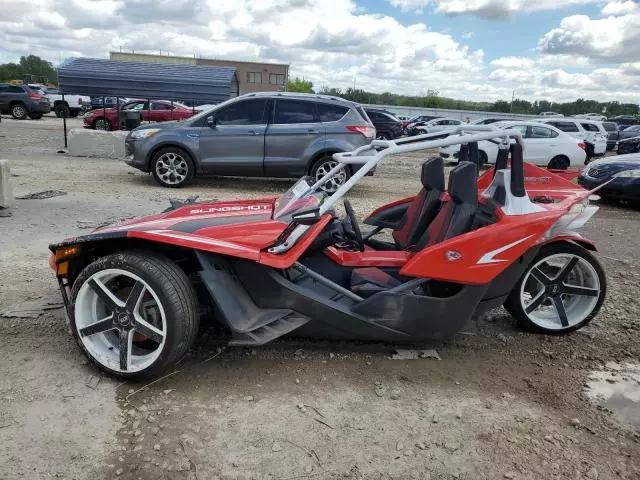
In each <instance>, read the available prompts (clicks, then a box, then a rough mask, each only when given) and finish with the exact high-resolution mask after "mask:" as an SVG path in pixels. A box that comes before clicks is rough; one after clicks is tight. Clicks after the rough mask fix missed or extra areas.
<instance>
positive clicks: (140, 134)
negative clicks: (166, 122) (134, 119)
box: [131, 128, 160, 140]
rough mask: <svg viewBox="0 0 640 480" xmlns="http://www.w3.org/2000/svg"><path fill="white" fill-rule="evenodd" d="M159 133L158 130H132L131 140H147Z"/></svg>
mask: <svg viewBox="0 0 640 480" xmlns="http://www.w3.org/2000/svg"><path fill="white" fill-rule="evenodd" d="M159 131H160V129H159V128H147V129H145V130H134V131H133V132H131V138H135V139H136V140H139V139H141V138H149V137H152V136H153V135H155V134H156V133H158V132H159Z"/></svg>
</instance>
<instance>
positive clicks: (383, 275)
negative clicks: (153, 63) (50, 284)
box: [50, 125, 606, 378]
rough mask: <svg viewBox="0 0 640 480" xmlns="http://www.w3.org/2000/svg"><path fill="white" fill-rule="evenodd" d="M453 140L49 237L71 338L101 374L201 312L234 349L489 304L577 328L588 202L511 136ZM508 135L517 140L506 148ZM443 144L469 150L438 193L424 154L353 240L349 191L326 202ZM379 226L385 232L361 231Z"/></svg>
mask: <svg viewBox="0 0 640 480" xmlns="http://www.w3.org/2000/svg"><path fill="white" fill-rule="evenodd" d="M452 132H454V133H456V132H458V133H459V132H465V133H464V135H450V136H449V137H447V138H445V139H441V140H436V141H422V142H420V143H417V142H416V143H407V140H404V139H403V140H396V141H387V140H374V141H373V142H372V143H371V144H370V145H364V146H361V147H359V148H358V149H356V150H355V151H353V152H347V153H336V154H334V157H333V158H334V160H335V162H336V166H335V167H334V168H333V169H332V170H331V171H330V172H329V173H328V174H327V175H326V176H325V177H323V178H321V179H320V180H317V181H316V180H315V179H313V178H311V177H303V178H301V179H300V180H299V181H298V182H297V183H296V184H295V185H293V186H292V187H291V188H290V189H289V190H288V191H287V192H285V193H284V194H283V195H281V196H280V197H279V198H263V199H254V200H241V201H220V202H207V203H199V204H195V203H193V202H191V203H189V202H187V203H179V202H174V204H173V205H172V208H170V209H169V210H167V211H165V212H164V213H161V214H158V215H150V216H147V217H142V218H137V219H132V220H128V221H125V222H122V223H120V224H116V225H110V226H106V227H102V228H99V229H97V230H95V231H93V232H92V233H90V234H88V235H82V236H79V237H75V238H68V239H66V240H64V241H63V242H60V243H57V244H53V245H50V249H51V252H52V258H51V266H52V267H53V269H54V270H55V273H56V276H57V279H58V283H59V286H60V291H61V294H62V298H63V301H64V304H65V307H66V310H67V314H68V317H69V320H70V323H71V329H72V332H73V335H74V337H75V339H76V340H77V342H78V344H79V346H80V348H81V349H82V351H83V352H84V353H85V355H86V356H87V357H88V358H89V360H90V361H91V362H92V363H94V364H95V365H96V366H98V367H99V368H101V369H103V370H104V371H106V372H108V373H110V374H112V375H116V376H119V377H123V378H141V377H145V376H149V375H157V374H159V373H160V372H161V371H163V370H165V369H167V368H169V367H170V366H171V365H172V364H174V363H175V362H177V361H178V360H179V359H180V358H181V357H182V356H183V355H184V354H185V353H186V352H187V350H188V349H189V348H190V346H191V345H192V344H193V342H194V340H195V338H196V336H197V335H198V331H199V330H198V324H199V322H200V321H201V317H202V319H203V320H207V321H214V322H217V323H218V324H219V326H220V327H221V328H220V329H219V330H217V331H218V332H219V335H220V340H221V341H225V342H228V344H229V345H230V346H240V347H255V346H259V345H263V344H265V343H267V342H270V341H272V340H275V339H276V338H279V337H282V336H284V335H288V334H292V335H295V336H297V337H311V338H333V339H342V340H345V339H346V340H368V341H381V342H387V343H392V344H397V343H412V342H415V343H420V342H424V341H428V340H441V339H444V338H447V337H450V336H451V335H453V334H454V333H456V332H457V331H459V330H460V329H462V328H463V327H464V326H465V325H466V324H467V322H469V321H470V320H471V319H472V318H476V317H478V316H479V315H482V314H483V313H484V312H487V311H488V310H491V309H494V308H497V307H499V306H501V305H504V306H505V307H506V309H507V310H508V311H509V312H510V313H511V314H512V316H513V317H515V319H516V320H517V321H518V323H519V324H520V325H521V326H523V327H524V328H526V329H528V330H532V331H535V332H543V333H553V334H559V333H568V332H571V331H573V330H576V329H578V328H580V327H582V326H584V325H586V324H587V323H589V321H590V320H591V319H592V318H593V317H594V316H595V315H596V314H597V313H598V310H599V309H600V306H601V305H602V302H603V300H604V298H605V294H606V277H605V273H604V270H603V269H602V267H601V265H600V264H599V262H598V260H597V259H596V257H595V256H594V254H593V253H592V252H593V250H595V247H594V245H593V244H592V243H591V242H590V241H589V240H587V239H585V238H583V237H582V236H580V235H579V234H578V233H575V230H576V229H579V228H580V227H582V226H583V225H584V224H585V222H587V221H588V220H589V218H590V217H591V216H592V215H593V214H594V213H595V212H596V210H597V209H598V207H595V206H591V205H589V196H590V195H591V193H592V192H589V191H587V190H584V189H583V188H581V187H579V186H578V185H575V184H573V183H571V182H568V181H567V180H565V179H563V178H562V177H559V176H556V175H555V174H553V173H551V172H549V171H548V170H545V169H542V168H540V167H537V166H535V165H529V164H525V165H524V167H523V151H522V146H521V145H522V143H521V142H522V138H521V136H520V132H519V131H517V130H498V129H493V128H492V127H490V126H486V125H482V126H478V125H475V126H471V125H465V126H460V127H458V128H457V129H452ZM467 132H480V133H475V134H468V133H467ZM436 135H440V136H441V135H442V132H439V133H438V134H436ZM509 137H515V138H516V140H517V141H518V143H517V144H513V145H511V146H509V141H508V138H509ZM422 138H423V139H425V138H429V136H428V135H427V136H424V137H422ZM496 138H497V139H504V141H503V142H502V143H501V145H503V146H504V147H503V148H501V150H500V153H499V154H498V157H497V161H496V167H495V169H493V170H488V171H487V173H485V174H484V175H483V176H482V177H480V178H479V179H478V164H479V156H478V145H477V142H478V141H481V140H487V139H496ZM411 140H413V139H411ZM454 143H463V144H465V145H464V146H465V147H466V144H467V143H468V149H467V151H468V154H467V156H466V157H464V158H463V156H462V155H461V156H460V163H459V164H458V165H457V166H456V167H455V168H454V169H453V170H452V171H451V172H450V174H449V178H448V188H445V171H444V164H443V160H442V158H440V157H434V158H431V159H429V160H427V161H426V162H425V163H424V164H423V167H422V174H421V181H422V185H423V188H422V189H421V190H420V191H419V192H417V195H416V196H415V197H410V198H406V199H404V200H400V201H395V202H393V203H390V204H387V205H384V206H382V207H380V208H378V209H377V210H375V211H374V212H373V213H371V214H370V215H369V217H368V218H367V219H366V220H365V223H366V224H368V225H371V226H372V227H375V229H374V230H371V231H369V232H367V234H366V235H364V234H363V232H362V231H361V230H360V226H359V224H358V221H357V216H356V215H355V213H354V210H353V208H352V207H351V204H350V203H349V201H348V200H345V201H344V206H345V211H346V215H345V216H343V217H339V216H338V213H337V211H336V208H335V207H336V204H337V202H338V201H339V200H340V199H341V198H342V197H343V196H344V194H345V193H346V192H347V191H348V190H349V189H350V188H351V187H352V186H353V185H354V184H355V183H356V182H358V180H360V179H361V178H362V177H364V176H365V175H366V174H367V172H369V171H371V170H372V169H373V168H375V167H376V165H377V164H378V162H380V161H381V160H383V159H384V158H385V157H387V156H389V155H391V154H394V153H395V154H397V153H406V152H409V151H416V150H420V149H426V148H437V147H441V146H443V145H445V144H454ZM461 152H462V149H461ZM508 154H510V166H509V165H508V157H507V155H508ZM348 164H360V165H361V168H360V169H358V170H357V171H356V172H355V173H353V175H351V177H350V178H349V179H348V180H347V181H346V182H345V183H344V184H342V186H341V187H340V188H338V190H337V191H336V192H335V193H334V194H333V195H331V196H328V195H327V194H326V193H325V192H324V191H323V190H322V188H321V187H322V185H323V183H325V182H327V181H330V180H331V178H332V177H333V176H335V175H339V174H341V172H342V169H343V168H344V167H345V166H346V165H348ZM168 168H169V167H168ZM178 168H179V167H178ZM383 228H387V229H390V230H391V234H392V238H393V241H389V239H388V238H386V237H383V238H380V239H378V238H374V237H375V236H376V234H377V233H378V232H379V231H380V230H382V229H383Z"/></svg>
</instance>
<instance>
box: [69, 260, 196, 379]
mask: <svg viewBox="0 0 640 480" xmlns="http://www.w3.org/2000/svg"><path fill="white" fill-rule="evenodd" d="M71 316H72V318H71V327H72V330H73V334H74V336H75V338H76V340H77V341H78V344H79V345H80V347H81V348H82V350H83V351H84V353H85V354H86V355H87V357H88V358H89V359H90V360H91V362H92V363H94V364H95V365H97V366H98V367H99V368H101V369H102V370H104V371H106V372H107V373H109V374H112V375H115V376H118V377H121V378H142V377H146V376H149V375H155V374H158V373H160V372H162V370H164V369H165V368H166V367H168V366H169V365H171V364H172V363H174V362H176V361H177V360H178V359H180V358H181V357H182V356H183V355H184V354H185V353H186V352H187V350H188V349H189V347H190V346H191V344H192V343H193V340H194V338H195V333H196V332H197V328H198V321H199V317H198V302H197V297H196V294H195V292H194V290H193V287H192V286H191V284H190V283H189V280H188V278H187V276H186V275H185V273H184V272H183V271H182V270H181V269H180V267H178V266H177V265H176V264H175V263H173V262H172V261H171V260H169V259H167V258H164V257H161V256H157V255H154V254H150V253H148V252H125V253H116V254H113V255H110V256H108V257H104V258H100V259H98V260H96V261H95V262H93V263H92V264H90V265H89V266H87V267H86V268H85V269H84V270H83V271H82V273H81V274H80V275H79V276H78V278H77V279H76V281H75V282H74V285H73V289H72V292H71Z"/></svg>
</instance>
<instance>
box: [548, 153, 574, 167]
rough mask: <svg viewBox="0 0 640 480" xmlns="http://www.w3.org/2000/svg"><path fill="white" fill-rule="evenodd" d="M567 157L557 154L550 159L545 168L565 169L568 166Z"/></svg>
mask: <svg viewBox="0 0 640 480" xmlns="http://www.w3.org/2000/svg"><path fill="white" fill-rule="evenodd" d="M570 163H571V162H569V159H568V158H567V157H565V156H564V155H557V156H555V157H553V158H552V159H551V161H550V162H549V165H547V168H552V169H554V170H566V169H567V168H569V164H570Z"/></svg>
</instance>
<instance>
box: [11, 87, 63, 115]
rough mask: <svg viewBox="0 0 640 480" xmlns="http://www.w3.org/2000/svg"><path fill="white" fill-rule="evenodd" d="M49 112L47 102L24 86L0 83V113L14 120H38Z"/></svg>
mask: <svg viewBox="0 0 640 480" xmlns="http://www.w3.org/2000/svg"><path fill="white" fill-rule="evenodd" d="M50 111H51V104H50V103H49V100H47V98H46V97H43V96H42V95H40V94H39V93H36V92H34V91H32V90H31V89H30V88H29V87H27V86H26V85H12V84H10V83H0V113H8V114H10V115H11V116H12V117H13V118H15V119H16V120H24V119H25V118H27V117H29V118H32V119H33V120H38V119H40V118H42V115H44V114H45V113H49V112H50Z"/></svg>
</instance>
